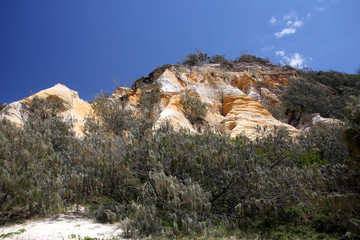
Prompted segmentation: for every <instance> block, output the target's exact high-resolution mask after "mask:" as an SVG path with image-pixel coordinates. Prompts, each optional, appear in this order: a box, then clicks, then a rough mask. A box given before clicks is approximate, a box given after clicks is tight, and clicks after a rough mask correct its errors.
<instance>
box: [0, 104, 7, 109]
mask: <svg viewBox="0 0 360 240" xmlns="http://www.w3.org/2000/svg"><path fill="white" fill-rule="evenodd" d="M5 107H6V104H5V103H0V111H1V110H3V109H4V108H5Z"/></svg>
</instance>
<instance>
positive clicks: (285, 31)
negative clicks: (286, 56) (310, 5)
mask: <svg viewBox="0 0 360 240" xmlns="http://www.w3.org/2000/svg"><path fill="white" fill-rule="evenodd" d="M294 33H296V28H292V27H291V28H284V29H283V30H282V31H281V32H277V33H275V37H276V38H282V37H283V36H284V35H289V34H294Z"/></svg>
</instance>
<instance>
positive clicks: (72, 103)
mask: <svg viewBox="0 0 360 240" xmlns="http://www.w3.org/2000/svg"><path fill="white" fill-rule="evenodd" d="M34 97H39V98H42V99H46V100H48V101H52V100H55V101H57V102H59V103H60V106H61V112H60V116H62V117H63V119H64V120H65V121H71V122H72V123H73V125H74V127H73V130H74V132H75V133H76V134H77V135H78V136H82V135H83V125H84V120H85V118H86V117H87V116H88V115H89V114H91V113H92V107H91V105H90V104H89V103H88V102H86V101H84V100H82V99H80V98H79V94H78V93H77V92H76V91H73V90H71V89H69V88H68V87H66V86H65V85H62V84H56V85H55V86H54V87H51V88H48V89H45V90H42V91H40V92H38V93H36V94H34V95H32V96H30V97H28V98H24V99H22V100H20V101H17V102H13V103H10V104H9V105H7V106H6V107H5V109H3V110H2V111H1V112H0V119H1V118H6V119H8V120H10V121H12V122H14V123H16V124H17V125H18V126H23V125H24V123H25V121H26V119H27V114H26V112H25V111H24V106H23V105H24V104H25V103H27V102H29V101H31V100H32V99H33V98H34Z"/></svg>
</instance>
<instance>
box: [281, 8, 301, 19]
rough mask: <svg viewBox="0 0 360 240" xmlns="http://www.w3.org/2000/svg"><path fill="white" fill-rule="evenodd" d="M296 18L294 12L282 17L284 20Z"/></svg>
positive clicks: (296, 15)
mask: <svg viewBox="0 0 360 240" xmlns="http://www.w3.org/2000/svg"><path fill="white" fill-rule="evenodd" d="M297 18H298V14H297V12H295V11H294V10H293V11H291V12H289V13H287V14H285V15H284V17H283V19H284V20H290V19H297Z"/></svg>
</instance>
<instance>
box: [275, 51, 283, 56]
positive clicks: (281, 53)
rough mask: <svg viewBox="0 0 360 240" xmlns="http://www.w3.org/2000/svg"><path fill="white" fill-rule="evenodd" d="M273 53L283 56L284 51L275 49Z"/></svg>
mask: <svg viewBox="0 0 360 240" xmlns="http://www.w3.org/2000/svg"><path fill="white" fill-rule="evenodd" d="M275 54H276V56H281V57H283V56H285V51H284V50H281V51H276V52H275Z"/></svg>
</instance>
